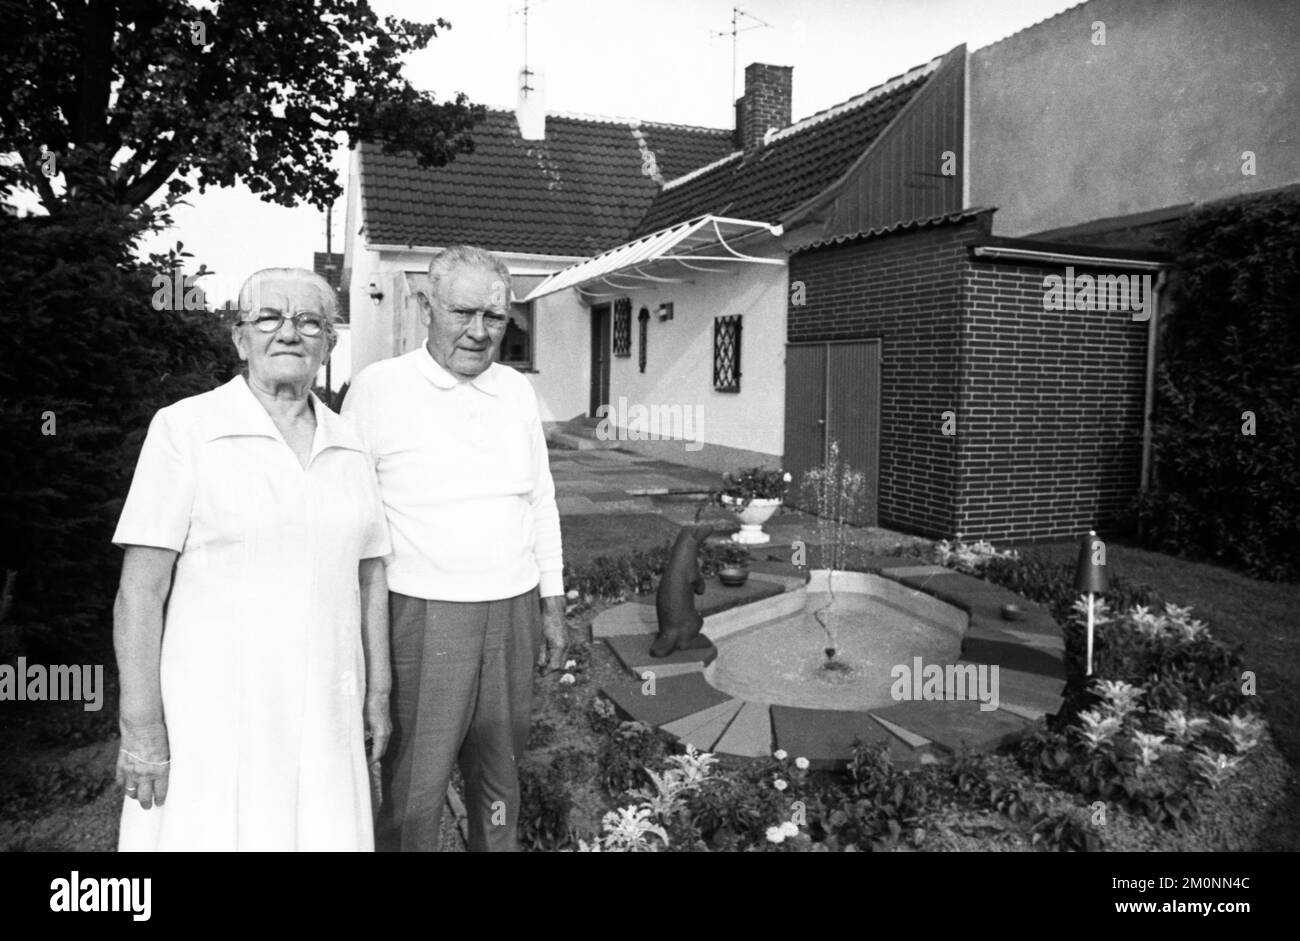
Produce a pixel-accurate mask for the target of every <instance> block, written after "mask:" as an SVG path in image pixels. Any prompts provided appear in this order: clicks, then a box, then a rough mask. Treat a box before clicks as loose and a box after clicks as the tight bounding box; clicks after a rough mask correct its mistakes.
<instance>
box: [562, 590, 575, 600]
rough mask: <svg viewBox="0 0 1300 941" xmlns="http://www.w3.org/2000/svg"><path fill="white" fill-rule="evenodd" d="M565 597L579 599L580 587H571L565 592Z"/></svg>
mask: <svg viewBox="0 0 1300 941" xmlns="http://www.w3.org/2000/svg"><path fill="white" fill-rule="evenodd" d="M564 597H566V598H568V599H569V600H570V601H577V600H578V589H576V588H570V589H569V590H568V591H566V592H565V593H564Z"/></svg>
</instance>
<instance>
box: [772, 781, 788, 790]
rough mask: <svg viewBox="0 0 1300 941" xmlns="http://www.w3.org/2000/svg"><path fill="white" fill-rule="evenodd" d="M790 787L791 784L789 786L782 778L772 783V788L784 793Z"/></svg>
mask: <svg viewBox="0 0 1300 941" xmlns="http://www.w3.org/2000/svg"><path fill="white" fill-rule="evenodd" d="M789 786H790V785H789V784H787V783H786V782H785V781H783V780H781V779H780V778H777V779H776V780H775V781H773V782H772V787H774V788H776V789H777V790H778V791H784V790H785V789H786V788H787V787H789Z"/></svg>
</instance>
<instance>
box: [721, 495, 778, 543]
mask: <svg viewBox="0 0 1300 941" xmlns="http://www.w3.org/2000/svg"><path fill="white" fill-rule="evenodd" d="M784 502H785V501H783V500H781V499H779V498H770V499H768V498H758V497H756V498H754V499H753V500H750V501H749V503H748V504H744V501H742V500H739V499H737V498H736V497H732V496H729V495H727V494H725V493H724V494H723V495H722V504H723V506H728V507H730V508H731V511H732V512H733V513H735V514H736V516H737V517H738V518H739V519H740V532H738V533H736V534H735V535H734V536H732V537H731V538H732V540H733V541H735V542H738V543H741V544H742V545H747V546H757V545H762V544H763V543H765V542H771V541H772V537H771V536H769V535H768V534H767V533H765V532H763V524H764V523H766V522H767V521H768V520H769V519H771V518H772V514H773V513H775V512H776V511H777V509H778V508H780V506H781V504H782V503H784ZM742 504H743V505H742Z"/></svg>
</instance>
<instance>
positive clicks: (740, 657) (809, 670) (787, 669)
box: [592, 557, 1065, 767]
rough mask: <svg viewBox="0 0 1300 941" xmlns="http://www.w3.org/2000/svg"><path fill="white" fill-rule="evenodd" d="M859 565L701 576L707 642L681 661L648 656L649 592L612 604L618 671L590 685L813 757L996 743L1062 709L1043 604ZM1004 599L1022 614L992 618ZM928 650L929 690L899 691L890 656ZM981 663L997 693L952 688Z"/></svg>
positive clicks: (685, 737)
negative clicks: (862, 748) (934, 681)
mask: <svg viewBox="0 0 1300 941" xmlns="http://www.w3.org/2000/svg"><path fill="white" fill-rule="evenodd" d="M864 567H865V568H867V569H868V571H865V572H835V573H833V575H830V573H827V572H825V571H813V572H811V573H807V572H806V570H799V569H796V568H795V567H794V566H788V565H783V564H778V563H770V562H762V563H759V564H757V565H756V566H755V567H754V571H753V573H752V575H751V578H750V581H749V585H753V586H763V585H765V584H766V585H767V586H768V588H769V589H775V590H776V593H775V594H770V595H769V596H767V597H763V598H753V599H746V603H741V604H734V601H735V600H736V599H735V596H734V595H728V594H727V593H729V592H736V591H744V590H745V589H726V588H721V587H720V586H719V588H718V589H717V590H716V591H715V590H713V589H712V588H710V590H709V591H706V593H705V595H704V596H702V597H701V598H700V599H699V600H697V609H698V610H700V612H701V613H702V614H703V615H704V629H703V633H704V635H705V636H707V637H708V638H710V639H711V640H712V641H713V644H714V647H711V648H709V649H708V650H707V651H704V652H698V651H696V652H691V653H692V656H690V657H683V662H681V663H673V664H669V663H665V662H664V661H662V660H656V661H652V660H651V658H648V657H646V656H644V650H643V648H644V649H645V650H648V647H649V644H650V642H651V641H652V640H653V636H654V633H655V630H656V624H655V617H654V608H653V604H652V603H651V599H650V598H649V597H647V598H645V599H644V600H640V599H637V600H633V601H631V602H628V603H625V604H621V605H618V606H615V607H614V608H610V609H608V610H606V611H604V612H602V613H601V614H599V615H598V616H597V617H596V619H595V620H594V621H593V622H592V635H593V638H594V639H597V640H604V641H605V642H606V643H608V644H609V645H610V648H611V649H612V650H613V651H614V652H615V654H616V655H617V656H618V657H619V659H621V660H622V661H623V663H624V666H625V667H626V668H627V669H628V671H629V673H628V678H627V679H625V680H618V681H613V682H610V683H607V684H605V685H604V686H602V688H601V694H602V695H603V696H605V697H606V698H607V699H608V700H609V701H611V702H612V703H613V704H614V705H615V706H617V707H618V709H619V711H620V712H621V713H622V714H624V715H625V716H626V717H628V718H633V719H637V720H639V721H642V722H645V723H647V724H649V725H651V726H653V727H655V728H658V729H660V730H661V731H664V732H666V733H668V734H671V735H673V736H675V737H676V738H678V739H679V740H680V741H681V742H682V743H684V744H691V745H694V746H695V747H696V748H699V749H700V750H702V751H711V752H715V753H718V754H725V755H734V756H742V757H762V756H765V755H770V754H771V753H772V751H773V750H774V749H777V748H780V749H784V750H785V751H787V752H788V753H789V754H790V755H791V756H803V757H807V758H808V759H809V760H811V761H812V763H813V766H814V767H818V766H822V767H833V766H835V765H836V764H838V763H840V762H842V761H844V760H845V759H846V758H848V757H850V756H851V754H852V752H853V747H854V743H855V742H858V741H866V742H880V743H881V744H883V745H885V746H886V747H887V748H888V750H889V752H890V754H891V755H892V756H893V758H894V760H895V762H897V763H901V764H909V763H915V762H918V761H919V762H921V763H924V762H925V761H930V760H936V759H938V758H940V757H941V756H942V755H944V754H951V753H953V752H956V751H958V750H959V749H961V748H973V749H975V750H977V751H979V750H987V749H991V748H996V747H999V746H1000V745H1003V744H1006V743H1007V742H1010V741H1014V740H1015V739H1016V738H1018V737H1019V736H1020V735H1022V734H1024V732H1025V731H1026V730H1027V729H1028V728H1029V727H1030V726H1031V725H1032V724H1033V723H1034V722H1035V721H1036V720H1038V719H1041V718H1042V717H1044V716H1046V715H1050V714H1052V713H1055V712H1056V711H1057V710H1058V709H1059V708H1060V705H1061V701H1062V699H1061V696H1062V692H1063V688H1064V685H1065V669H1064V656H1065V654H1064V649H1065V645H1064V639H1063V637H1062V632H1061V628H1060V626H1059V625H1058V624H1057V623H1056V622H1055V621H1054V620H1053V619H1052V618H1051V616H1050V614H1049V613H1048V612H1047V611H1046V610H1044V609H1042V608H1041V607H1040V606H1038V605H1035V604H1033V603H1032V602H1029V601H1027V600H1026V599H1024V598H1023V597H1021V596H1019V595H1017V594H1015V593H1014V592H1010V591H1008V590H1006V589H1003V588H1000V587H998V586H996V585H992V584H990V583H988V582H985V581H983V580H981V579H978V578H974V577H972V576H968V575H964V574H960V573H957V572H953V571H951V570H948V569H944V568H941V567H938V566H933V565H911V564H908V563H906V562H903V561H901V560H898V559H895V558H889V557H880V558H878V559H875V560H872V559H868V560H866V562H865V564H864ZM828 578H829V579H830V582H829V584H828V582H827V579H828ZM710 585H712V583H710ZM778 585H779V588H778V587H777V586H778ZM832 589H833V591H832ZM831 594H833V595H834V603H833V604H832V606H831V607H830V609H829V611H830V614H831V619H830V625H831V629H832V632H833V633H834V635H835V638H834V640H835V656H834V658H833V659H832V660H831V661H830V662H829V664H828V661H827V659H826V654H825V653H824V650H825V648H827V647H828V646H830V645H831V638H829V637H828V636H827V634H826V633H825V632H824V631H823V629H822V627H821V625H820V624H819V623H818V621H817V619H816V618H815V616H814V612H816V611H818V610H819V609H821V608H822V607H823V606H824V605H825V604H826V602H827V600H829V598H830V596H831ZM1010 603H1014V604H1017V605H1019V606H1020V607H1021V608H1022V609H1023V612H1024V619H1023V620H1021V621H1017V622H1015V623H1008V622H1007V621H1005V620H1004V619H1003V617H1002V614H1001V606H1002V605H1005V604H1010ZM733 604H734V606H729V605H733ZM715 651H716V656H715ZM923 661H924V663H925V664H926V666H927V668H928V667H929V666H930V665H935V666H942V667H943V669H944V672H945V679H944V680H943V681H942V682H941V683H939V685H938V687H937V689H935V688H931V687H929V686H924V687H923V686H922V684H921V682H920V681H917V682H915V683H914V684H912V685H911V686H909V687H907V688H906V689H902V690H901V692H900V689H899V687H898V686H897V685H895V684H893V683H891V679H892V678H893V677H892V672H893V670H894V669H896V668H897V667H899V666H900V665H903V666H908V667H911V668H912V672H913V674H914V676H917V677H919V676H921V675H922V669H921V664H922V662H923ZM977 672H978V673H980V674H981V679H982V678H983V675H984V674H987V675H988V677H989V678H990V679H991V678H992V675H993V674H994V673H995V672H998V673H1000V696H997V697H994V700H995V701H996V704H994V702H992V701H988V700H985V699H984V698H983V692H984V689H983V687H981V695H980V698H979V701H976V700H975V698H974V697H972V696H965V697H962V696H961V695H958V696H951V695H949V694H948V690H949V689H953V688H954V681H953V677H954V676H957V677H959V678H960V677H961V675H962V674H963V673H965V675H966V677H967V680H966V682H967V684H968V685H967V686H966V687H965V688H967V689H970V688H972V685H970V684H973V678H974V674H975V673H977ZM956 688H959V689H960V688H962V687H956Z"/></svg>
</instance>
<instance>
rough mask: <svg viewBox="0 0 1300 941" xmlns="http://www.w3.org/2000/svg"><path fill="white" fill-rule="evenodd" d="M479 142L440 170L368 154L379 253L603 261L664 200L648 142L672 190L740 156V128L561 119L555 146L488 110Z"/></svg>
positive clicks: (370, 234) (365, 164) (368, 196)
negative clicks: (453, 248)
mask: <svg viewBox="0 0 1300 941" xmlns="http://www.w3.org/2000/svg"><path fill="white" fill-rule="evenodd" d="M473 134H474V146H475V149H474V153H473V154H469V155H466V156H461V157H458V158H457V159H456V160H455V161H453V162H452V163H450V164H448V165H447V166H445V167H440V168H438V169H429V170H422V169H420V167H418V166H417V165H416V163H415V159H414V158H413V157H410V156H408V155H405V154H393V155H387V154H384V153H383V152H382V150H381V149H380V148H379V147H378V146H376V145H372V144H363V145H362V155H361V167H362V180H363V185H362V193H361V196H362V213H363V215H362V218H363V220H364V223H365V226H366V239H367V241H368V242H369V243H370V244H372V245H376V244H377V245H414V246H420V247H430V246H443V245H453V244H455V243H457V242H469V243H471V244H475V245H480V246H482V247H484V248H487V249H489V250H493V251H514V252H533V253H537V254H548V255H594V254H596V253H598V252H601V251H604V250H605V249H608V248H611V247H613V246H615V245H618V244H620V243H622V242H624V241H626V240H627V237H628V233H629V232H631V231H632V229H633V228H634V227H635V226H636V224H637V222H638V221H639V220H640V219H641V217H642V216H644V215H645V213H646V210H647V209H648V208H649V207H650V203H651V201H652V200H653V199H654V197H655V194H656V192H657V191H658V185H657V181H655V180H653V179H652V178H651V175H650V172H649V171H650V168H649V167H648V164H649V163H650V161H649V160H648V159H647V158H645V157H643V150H642V146H641V141H644V144H645V148H646V149H648V150H649V151H651V152H653V154H654V165H655V168H656V169H657V172H658V174H659V176H660V179H661V180H662V179H672V178H673V177H676V176H681V175H683V174H686V173H688V172H690V171H691V170H692V169H694V168H696V167H700V166H704V165H706V164H708V163H711V162H713V161H715V160H717V159H719V158H720V157H722V156H724V155H726V154H727V153H729V152H731V149H732V133H731V131H730V130H721V129H713V128H700V127H682V126H678V125H667V124H650V123H641V124H635V123H634V122H630V121H623V122H620V121H616V120H613V119H609V120H600V119H593V118H581V117H566V116H559V115H551V116H548V117H547V119H546V140H544V141H525V140H523V139H522V138H521V137H520V136H519V127H518V124H517V123H516V121H515V115H514V113H513V112H511V111H489V112H488V114H487V117H486V118H485V119H484V120H483V121H482V122H481V123H479V124H478V125H476V126H475V128H474V132H473ZM643 170H644V171H645V172H643Z"/></svg>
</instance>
